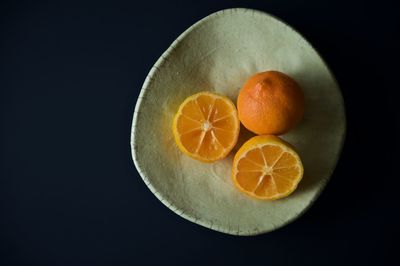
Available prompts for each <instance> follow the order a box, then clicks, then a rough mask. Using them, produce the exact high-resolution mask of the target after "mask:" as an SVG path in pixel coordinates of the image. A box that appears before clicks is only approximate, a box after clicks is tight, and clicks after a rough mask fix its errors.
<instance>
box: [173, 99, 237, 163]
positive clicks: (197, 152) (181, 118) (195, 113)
mask: <svg viewBox="0 0 400 266" xmlns="http://www.w3.org/2000/svg"><path fill="white" fill-rule="evenodd" d="M239 129H240V122H239V119H238V115H237V110H236V107H235V105H234V104H233V102H232V101H231V100H230V99H228V98H227V97H225V96H222V95H219V94H215V93H211V92H200V93H197V94H194V95H192V96H189V97H188V98H186V99H185V100H184V101H183V103H182V104H181V105H180V106H179V109H178V112H177V113H176V115H175V117H174V121H173V125H172V131H173V134H174V138H175V142H176V144H177V145H178V147H179V149H180V150H181V151H182V152H184V153H185V154H187V155H189V156H190V157H192V158H194V159H196V160H199V161H202V162H214V161H217V160H220V159H222V158H225V157H226V156H227V155H228V154H229V152H230V151H231V150H232V149H233V147H234V146H235V145H236V142H237V139H238V136H239Z"/></svg>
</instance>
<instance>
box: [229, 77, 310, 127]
mask: <svg viewBox="0 0 400 266" xmlns="http://www.w3.org/2000/svg"><path fill="white" fill-rule="evenodd" d="M237 109H238V115H239V120H240V121H241V122H242V124H243V125H244V126H245V127H246V128H247V129H248V130H250V131H252V132H254V133H256V134H258V135H265V134H273V135H280V134H284V133H286V132H288V131H289V130H290V129H292V128H293V127H294V126H296V124H297V123H298V122H299V121H300V120H301V119H302V117H303V114H304V93H303V90H302V89H301V88H300V86H299V84H297V82H296V81H295V80H294V79H292V78H291V77H289V76H288V75H286V74H284V73H282V72H278V71H266V72H260V73H257V74H255V75H254V76H252V77H250V78H249V79H248V80H247V81H246V83H245V84H244V86H243V88H242V89H241V90H240V93H239V97H238V100H237Z"/></svg>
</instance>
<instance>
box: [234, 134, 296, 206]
mask: <svg viewBox="0 0 400 266" xmlns="http://www.w3.org/2000/svg"><path fill="white" fill-rule="evenodd" d="M302 177H303V165H302V163H301V160H300V157H299V155H298V154H297V153H296V152H295V151H294V149H293V148H292V146H291V145H290V144H289V143H287V142H286V141H284V140H282V139H280V138H278V137H276V136H273V135H265V136H255V137H253V138H251V139H250V140H248V141H247V142H246V143H244V144H243V146H242V147H241V148H240V149H239V150H238V152H237V153H236V155H235V158H234V160H233V167H232V178H233V181H234V183H235V185H236V187H237V188H238V189H239V190H240V191H242V192H244V193H246V194H247V195H249V196H251V197H255V198H258V199H268V200H275V199H279V198H283V197H286V196H288V195H289V194H291V193H292V192H293V191H294V190H295V189H296V187H297V185H298V183H299V182H300V180H301V179H302Z"/></svg>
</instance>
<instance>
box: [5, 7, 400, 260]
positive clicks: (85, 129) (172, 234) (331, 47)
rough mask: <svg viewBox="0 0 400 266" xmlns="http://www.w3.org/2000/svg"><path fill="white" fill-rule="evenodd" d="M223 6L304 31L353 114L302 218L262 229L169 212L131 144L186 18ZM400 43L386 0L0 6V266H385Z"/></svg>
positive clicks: (391, 228)
mask: <svg viewBox="0 0 400 266" xmlns="http://www.w3.org/2000/svg"><path fill="white" fill-rule="evenodd" d="M229 7H252V8H256V9H260V10H264V11H266V12H268V13H271V14H273V15H276V16H278V17H279V18H281V19H283V20H284V21H286V22H288V23H289V24H290V25H292V26H293V27H294V28H295V29H297V30H299V31H300V32H301V33H302V34H303V35H304V36H305V37H306V38H307V39H308V40H309V41H310V42H311V43H312V44H313V45H314V46H315V47H316V49H317V50H318V51H319V52H320V53H321V55H322V56H323V57H324V58H325V60H326V61H327V63H328V64H329V65H330V67H331V69H332V71H333V73H334V74H335V76H336V78H337V80H338V82H339V85H340V87H341V89H342V92H343V95H344V99H345V104H346V111H347V122H348V128H347V129H348V132H347V137H346V142H345V147H344V150H343V153H342V157H341V159H340V161H339V163H338V166H337V169H336V171H335V173H334V175H333V177H332V179H331V181H330V182H329V184H328V186H327V187H326V189H325V191H324V193H322V195H321V197H320V198H319V199H318V201H317V202H316V203H315V204H314V206H313V207H312V208H311V209H310V210H309V211H308V212H307V213H306V214H305V215H304V216H302V217H301V218H300V219H298V220H297V221H295V222H294V223H292V224H290V225H288V226H286V227H284V228H282V229H279V230H277V231H275V232H272V233H269V234H266V235H261V236H257V237H234V236H229V235H224V234H221V233H218V232H214V231H211V230H208V229H205V228H203V227H200V226H198V225H196V224H193V223H190V222H188V221H186V220H184V219H182V218H180V217H179V216H177V215H175V214H174V213H172V212H171V211H170V210H168V209H167V208H166V207H164V205H162V204H161V203H160V202H159V201H158V200H157V199H156V198H155V197H154V196H153V195H152V193H151V192H150V191H149V190H148V189H147V187H146V186H145V184H144V183H143V181H142V180H141V179H140V177H139V175H138V173H137V171H136V169H135V167H134V165H133V162H132V159H131V154H130V146H129V143H130V127H131V119H132V113H133V109H134V106H135V103H136V99H137V96H138V94H139V91H140V88H141V86H142V83H143V81H144V78H145V77H146V75H147V73H148V71H149V69H150V68H151V66H152V65H153V63H154V62H155V61H156V59H157V58H158V57H159V56H160V55H161V53H162V52H163V51H164V50H165V49H166V48H167V47H168V46H169V45H170V44H171V42H172V41H173V40H174V39H175V38H176V37H177V36H178V35H179V34H180V33H182V32H183V31H184V30H185V29H186V28H188V27H189V26H190V25H192V24H193V23H195V22H196V21H198V20H199V19H201V18H203V17H204V16H207V15H209V14H210V13H212V12H215V11H218V10H221V9H224V8H229ZM399 44H400V43H399V13H398V9H397V8H396V7H395V5H394V2H389V1H372V2H370V3H368V2H365V1H364V2H362V1H282V0H276V1H272V0H271V1H257V2H255V1H254V2H253V1H211V0H209V1H196V2H188V1H187V2H183V1H182V2H172V1H141V2H140V4H139V3H135V1H126V2H120V1H107V2H103V1H93V2H86V1H81V2H73V1H63V2H58V1H48V2H33V1H32V2H31V1H29V2H20V1H9V2H7V1H6V2H4V1H1V4H0V126H1V128H0V264H1V265H20V264H21V265H22V264H30V265H103V264H104V265H117V264H131V265H135V264H139V265H142V264H166V265H178V264H182V265H191V264H192V263H193V264H198V265H206V264H208V265H228V264H233V263H236V264H245V263H248V264H247V265H251V264H254V263H260V265H346V264H352V265H353V264H356V265H361V264H364V265H366V264H371V265H382V264H388V263H389V260H390V258H391V257H392V256H393V257H395V256H394V255H396V254H392V253H393V252H395V251H396V250H397V248H396V246H397V245H396V242H397V243H398V240H397V234H398V233H399V220H398V218H397V216H396V215H395V213H397V212H399V211H400V209H399V204H398V203H399V200H398V199H397V195H398V194H399V193H398V192H397V191H398V188H397V187H396V185H397V184H396V182H397V179H398V178H399V177H400V175H399V174H398V173H397V174H396V172H395V171H399V167H398V163H396V160H398V159H400V158H399V156H398V153H399V140H398V139H399V133H400V132H399V125H398V124H399V122H400V121H399V120H400V119H399V112H398V111H397V109H398V107H399V100H398V97H396V93H397V91H398V90H399V89H400V88H399V85H398V84H399V82H398V79H399V73H398V70H399V67H398V65H399V63H398V62H399V56H398V48H399ZM397 94H398V93H397ZM397 183H398V182H397Z"/></svg>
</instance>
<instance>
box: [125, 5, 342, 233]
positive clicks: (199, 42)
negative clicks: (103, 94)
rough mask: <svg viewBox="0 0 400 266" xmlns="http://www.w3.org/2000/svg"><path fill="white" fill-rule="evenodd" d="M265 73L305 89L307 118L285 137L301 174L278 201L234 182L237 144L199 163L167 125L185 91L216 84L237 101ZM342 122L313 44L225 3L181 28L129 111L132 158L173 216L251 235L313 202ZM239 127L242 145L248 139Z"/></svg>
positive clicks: (338, 143)
mask: <svg viewBox="0 0 400 266" xmlns="http://www.w3.org/2000/svg"><path fill="white" fill-rule="evenodd" d="M266 70H278V71H282V72H284V73H286V74H288V75H290V76H291V77H293V78H294V79H295V80H297V82H298V83H299V84H300V85H301V86H302V88H303V90H304V93H305V106H306V111H305V115H304V119H303V121H302V122H301V123H300V125H299V126H298V127H296V128H295V129H294V130H292V131H291V132H289V134H286V135H284V136H282V137H283V138H284V139H286V140H287V141H289V142H290V143H291V144H293V145H294V146H295V147H296V148H297V150H298V152H299V154H300V156H301V158H302V161H303V165H304V177H303V180H302V181H301V182H300V184H299V187H298V188H297V190H296V191H295V192H294V193H293V194H292V195H290V196H289V197H287V198H285V199H281V200H277V201H261V200H256V199H253V198H249V197H248V196H246V195H244V194H242V193H240V192H239V191H238V190H237V189H236V188H235V187H234V185H233V182H232V180H231V165H232V158H233V154H234V151H233V152H232V153H231V154H230V155H229V156H228V157H227V158H226V159H224V160H221V161H218V162H216V163H213V164H206V163H201V162H198V161H195V160H193V159H191V158H189V157H187V156H186V155H184V154H182V153H181V152H180V151H179V150H178V148H177V146H176V145H175V142H174V139H173V135H172V129H171V125H172V119H173V116H174V114H175V112H176V111H177V109H178V106H179V104H180V103H181V102H182V101H183V100H184V99H185V98H186V97H188V96H189V95H192V94H194V93H196V92H198V91H203V90H209V91H216V92H219V93H222V94H224V95H226V96H228V97H230V98H231V99H232V100H233V101H234V102H236V97H237V95H238V92H239V89H240V88H241V86H242V85H243V83H244V82H245V80H246V79H247V78H249V76H251V75H252V74H254V73H256V72H260V71H266ZM345 128H346V122H345V110H344V104H343V98H342V95H341V93H340V90H339V88H338V85H337V83H336V81H335V79H334V77H333V75H332V74H331V72H330V71H329V69H328V67H327V66H326V64H325V63H324V61H323V60H322V59H321V57H320V56H319V55H318V53H317V52H316V51H315V49H314V48H313V47H312V46H311V45H310V44H309V43H308V42H307V41H306V40H305V39H304V38H303V37H302V36H301V35H300V34H299V33H297V32H296V31H295V30H293V29H292V28H291V27H290V26H288V25H286V24H285V23H284V22H282V21H280V20H278V19H276V18H274V17H272V16H271V15H268V14H266V13H263V12H260V11H256V10H250V9H242V8H236V9H227V10H222V11H219V12H216V13H214V14H211V15H209V16H208V17H206V18H204V19H202V20H200V21H199V22H197V23H196V24H194V25H193V26H191V27H190V28H189V29H187V30H186V31H185V32H184V33H182V34H181V35H180V36H179V37H178V38H177V39H176V40H175V41H174V42H173V43H172V45H171V46H170V47H169V48H168V49H167V50H166V51H165V52H164V53H163V54H162V55H161V57H160V58H159V59H158V60H157V62H156V63H155V64H154V66H153V67H152V69H151V70H150V73H149V74H148V76H147V77H146V80H145V81H144V84H143V88H142V90H141V92H140V96H139V98H138V101H137V103H136V107H135V112H134V115H133V123H132V138H131V146H132V156H133V160H134V162H135V165H136V168H137V170H138V172H139V173H140V175H141V177H142V178H143V180H144V182H145V183H146V185H147V186H148V187H149V189H150V190H151V191H152V192H153V193H154V195H155V196H156V197H157V198H158V199H159V200H160V201H161V202H162V203H164V204H165V205H166V206H167V207H168V208H170V209H171V210H172V211H174V212H175V213H177V214H178V215H180V216H182V217H183V218H186V219H188V220H190V221H192V222H194V223H197V224H200V225H203V226H205V227H208V228H211V229H213V230H216V231H220V232H224V233H228V234H234V235H255V234H260V233H266V232H269V231H272V230H274V229H277V228H279V227H281V226H283V225H285V224H287V223H289V222H290V221H293V220H294V219H295V218H297V217H299V216H300V215H301V214H302V213H304V211H305V210H307V208H308V207H310V205H311V204H312V203H313V202H314V200H315V199H316V198H317V197H318V195H319V194H320V192H321V191H322V189H323V188H324V187H325V185H326V183H327V181H328V180H329V178H330V176H331V174H332V172H333V170H334V168H335V166H336V162H337V160H338V158H339V155H340V151H341V148H342V145H343V141H344V136H345ZM241 133H242V134H241V140H240V141H239V144H238V145H240V144H241V143H243V141H244V140H245V139H246V138H248V137H249V134H246V132H244V131H242V132H241ZM236 149H237V147H236Z"/></svg>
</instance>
